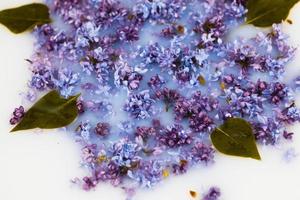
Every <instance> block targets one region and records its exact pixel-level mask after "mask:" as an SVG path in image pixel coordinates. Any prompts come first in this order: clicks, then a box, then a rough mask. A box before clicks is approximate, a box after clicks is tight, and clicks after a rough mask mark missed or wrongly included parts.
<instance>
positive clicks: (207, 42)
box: [194, 15, 226, 48]
mask: <svg viewBox="0 0 300 200" xmlns="http://www.w3.org/2000/svg"><path fill="white" fill-rule="evenodd" d="M225 30H226V27H225V24H224V22H223V16H222V15H216V16H214V17H210V18H207V19H205V20H204V21H203V22H197V24H196V26H195V28H194V32H195V33H197V34H200V35H201V39H200V42H199V44H198V47H201V48H207V47H211V46H215V45H220V44H221V43H222V38H221V37H222V36H223V35H224V33H225Z"/></svg>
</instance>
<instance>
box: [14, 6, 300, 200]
mask: <svg viewBox="0 0 300 200" xmlns="http://www.w3.org/2000/svg"><path fill="white" fill-rule="evenodd" d="M46 2H47V4H48V6H49V7H50V10H51V15H52V16H55V17H56V18H55V19H57V20H54V23H53V24H50V25H43V26H39V27H36V28H35V30H34V35H35V37H36V39H37V41H36V48H35V53H34V55H33V56H32V58H31V59H29V60H28V61H29V62H30V64H31V68H30V69H31V71H32V78H31V80H30V81H29V83H28V85H29V88H30V94H31V95H27V96H32V93H34V94H38V93H40V92H42V91H47V90H50V89H56V90H58V91H59V92H60V93H61V94H62V95H63V96H65V97H68V96H70V95H74V94H77V93H81V97H80V99H79V100H78V102H77V107H78V110H79V113H80V115H79V117H78V118H77V120H76V121H75V122H74V124H73V125H70V126H68V127H67V129H68V130H70V131H72V132H74V135H75V136H74V137H75V138H76V141H78V142H79V143H80V144H81V145H82V147H83V148H82V163H83V166H85V167H87V168H88V169H89V170H90V175H89V176H86V177H84V178H83V179H82V180H81V182H80V183H81V184H82V187H83V188H84V189H86V190H89V189H91V188H94V187H95V186H96V185H97V184H98V183H101V182H110V183H111V184H113V185H115V186H122V185H123V184H126V183H127V182H128V181H131V183H133V184H135V186H142V187H152V186H153V185H155V184H157V183H159V182H160V181H162V180H163V179H164V178H167V177H168V176H169V174H182V173H185V172H187V170H188V169H189V168H191V167H193V166H194V165H203V166H206V165H209V164H211V163H213V162H214V154H215V150H214V148H213V147H212V145H211V141H210V139H209V134H210V133H211V131H212V130H213V129H214V128H215V127H217V126H219V125H220V124H221V123H223V122H224V120H226V119H228V118H231V117H240V118H244V119H246V120H248V121H249V122H250V123H251V124H252V126H253V131H254V134H255V137H256V139H257V141H258V142H259V143H261V144H269V145H275V144H277V143H278V142H279V141H280V139H282V138H284V139H287V140H291V139H292V136H293V133H291V132H288V131H287V130H286V126H287V125H291V124H294V123H295V122H299V121H300V111H299V109H298V108H297V107H296V103H295V99H294V97H295V92H296V90H297V88H298V89H299V88H300V83H299V82H300V81H299V80H300V79H299V78H298V79H296V81H295V82H293V83H284V82H283V77H284V74H285V69H286V65H287V63H288V62H289V61H290V60H291V59H292V58H293V56H294V53H295V48H293V47H291V46H289V45H288V40H287V39H288V37H287V36H286V35H285V34H284V33H283V32H282V30H281V28H280V25H276V24H274V25H273V27H272V29H271V30H270V32H269V33H258V34H257V35H256V36H255V37H253V38H243V39H236V40H234V41H228V40H226V39H225V37H226V35H228V33H229V32H230V31H231V30H233V29H235V28H237V27H238V26H239V25H241V24H242V23H244V21H245V14H246V12H247V10H246V9H245V7H244V6H245V2H246V1H245V0H232V1H228V0H218V1H213V0H151V1H150V0H136V1H129V2H127V1H126V3H125V1H124V2H123V1H117V0H47V1H46ZM148 38H150V39H149V40H148ZM199 80H200V81H199ZM30 99H31V98H30ZM23 115H24V109H23V107H20V108H18V109H16V110H15V112H14V114H13V118H12V119H11V123H12V124H16V123H17V122H18V121H19V120H20V119H21V118H22V116H23ZM122 116H123V117H122ZM124 116H125V117H124ZM167 118H169V119H167ZM219 196H220V192H219V190H218V189H216V188H212V189H211V190H210V191H209V192H208V194H207V195H206V196H205V197H204V199H205V200H216V199H218V197H219Z"/></svg>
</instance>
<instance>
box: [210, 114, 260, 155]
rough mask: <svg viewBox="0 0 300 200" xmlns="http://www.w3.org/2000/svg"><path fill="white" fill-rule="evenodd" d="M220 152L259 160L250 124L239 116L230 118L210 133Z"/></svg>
mask: <svg viewBox="0 0 300 200" xmlns="http://www.w3.org/2000/svg"><path fill="white" fill-rule="evenodd" d="M210 138H211V141H212V143H213V145H214V146H215V148H216V149H217V150H218V151H220V152H221V153H224V154H227V155H232V156H240V157H248V158H254V159H257V160H260V159H261V158H260V155H259V152H258V150H257V147H256V143H255V138H254V135H253V132H252V127H251V125H250V124H249V123H248V122H247V121H245V120H243V119H240V118H230V119H228V120H227V121H225V123H224V124H223V125H221V126H220V127H218V128H216V129H215V130H214V131H213V132H212V134H211V135H210Z"/></svg>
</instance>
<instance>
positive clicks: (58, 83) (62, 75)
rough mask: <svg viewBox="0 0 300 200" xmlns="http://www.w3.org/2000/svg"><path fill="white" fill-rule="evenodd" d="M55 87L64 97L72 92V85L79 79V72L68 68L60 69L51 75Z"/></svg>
mask: <svg viewBox="0 0 300 200" xmlns="http://www.w3.org/2000/svg"><path fill="white" fill-rule="evenodd" d="M53 81H54V84H55V87H57V88H58V89H59V90H60V93H61V95H62V96H64V97H69V96H70V95H71V94H72V93H73V89H74V85H75V84H76V83H77V82H78V81H80V78H79V74H78V73H73V72H72V71H70V70H69V69H67V68H66V69H65V70H61V71H59V72H58V74H54V75H53Z"/></svg>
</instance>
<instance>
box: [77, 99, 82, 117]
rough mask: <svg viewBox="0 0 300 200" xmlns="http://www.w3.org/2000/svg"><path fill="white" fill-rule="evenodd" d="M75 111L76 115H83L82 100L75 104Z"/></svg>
mask: <svg viewBox="0 0 300 200" xmlns="http://www.w3.org/2000/svg"><path fill="white" fill-rule="evenodd" d="M76 106H77V109H78V113H79V114H82V113H84V103H83V101H82V100H78V101H77V103H76Z"/></svg>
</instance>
